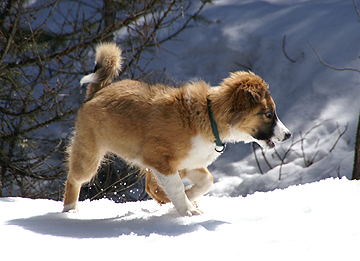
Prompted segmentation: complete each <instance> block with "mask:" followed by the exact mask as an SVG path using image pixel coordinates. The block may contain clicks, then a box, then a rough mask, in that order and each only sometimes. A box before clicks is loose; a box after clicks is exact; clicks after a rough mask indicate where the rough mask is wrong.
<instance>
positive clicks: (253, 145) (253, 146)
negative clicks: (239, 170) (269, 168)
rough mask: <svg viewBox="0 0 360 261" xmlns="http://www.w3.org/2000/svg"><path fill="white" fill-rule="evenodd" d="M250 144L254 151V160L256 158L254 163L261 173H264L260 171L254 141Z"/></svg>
mask: <svg viewBox="0 0 360 261" xmlns="http://www.w3.org/2000/svg"><path fill="white" fill-rule="evenodd" d="M251 145H252V148H253V151H254V155H255V160H256V164H257V166H258V168H259V171H260V173H261V174H264V172H263V171H262V169H261V167H260V162H259V160H258V157H257V155H256V151H255V143H254V142H253V143H252V144H251Z"/></svg>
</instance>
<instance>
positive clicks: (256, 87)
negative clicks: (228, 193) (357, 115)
mask: <svg viewBox="0 0 360 261" xmlns="http://www.w3.org/2000/svg"><path fill="white" fill-rule="evenodd" d="M95 62H96V66H95V70H94V73H92V74H90V75H87V76H85V77H84V78H83V79H82V80H81V84H84V83H88V87H87V92H86V99H85V102H84V103H83V104H82V106H81V108H80V109H79V111H78V115H77V119H76V124H75V132H74V136H73V138H72V140H71V144H70V146H69V147H68V166H69V173H68V178H67V181H66V190H65V195H64V210H63V211H65V212H66V211H77V210H78V197H79V192H80V188H81V186H82V184H84V183H86V182H89V181H90V180H91V179H92V178H93V176H94V175H95V174H96V172H97V169H98V167H99V165H100V163H101V161H102V159H103V157H104V155H105V154H106V153H108V152H111V153H114V154H116V155H118V156H119V157H121V158H123V159H124V160H126V161H127V162H129V163H130V164H134V165H137V166H139V167H140V168H142V169H144V170H145V169H146V170H147V171H146V172H147V174H146V175H147V181H146V189H147V191H148V193H149V194H150V196H152V197H153V198H154V199H155V200H157V201H158V202H160V203H166V202H170V201H171V202H172V203H173V205H174V207H175V208H176V210H177V211H178V213H179V214H180V215H182V216H192V215H199V214H201V213H202V212H201V211H200V210H199V209H198V208H197V207H196V206H195V205H194V204H193V203H192V201H194V200H195V199H196V198H198V197H199V196H201V195H203V194H205V193H207V192H208V191H209V189H210V187H211V185H212V183H213V179H212V175H211V173H210V172H209V171H208V170H207V168H206V167H207V166H208V165H209V164H211V163H212V162H213V161H214V160H215V159H216V158H217V157H218V156H219V155H220V154H221V152H222V150H223V149H224V146H225V143H227V142H239V141H244V142H252V141H255V142H257V143H258V144H259V145H260V146H262V147H265V148H272V147H274V146H275V144H274V141H280V142H281V141H285V140H287V139H289V138H290V136H291V134H290V132H289V130H288V129H287V128H286V127H285V126H284V125H283V124H282V123H281V121H280V120H279V119H278V117H277V115H276V112H275V104H274V101H273V99H272V98H271V96H270V94H269V90H268V86H267V84H266V83H265V81H264V80H262V79H261V78H260V77H258V76H256V75H255V74H253V73H251V72H241V71H239V72H235V73H231V74H230V77H229V78H226V79H225V80H223V82H222V83H221V84H220V85H219V86H218V87H213V88H210V86H209V85H208V84H207V83H205V82H203V81H197V82H189V83H185V84H184V85H183V86H182V87H180V88H175V87H171V86H165V85H162V84H155V85H149V84H146V83H143V82H140V81H135V80H122V81H118V82H113V81H114V78H115V77H117V76H118V73H119V71H120V70H121V67H122V58H121V49H120V48H119V47H117V46H116V45H115V44H114V43H105V44H100V45H99V46H98V47H97V49H96V59H95ZM179 173H181V175H179ZM185 176H186V177H188V179H189V180H190V181H191V182H193V186H192V187H191V188H190V189H188V190H186V191H185V189H184V185H183V183H182V180H181V178H182V177H185Z"/></svg>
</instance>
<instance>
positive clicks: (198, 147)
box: [179, 135, 221, 169]
mask: <svg viewBox="0 0 360 261" xmlns="http://www.w3.org/2000/svg"><path fill="white" fill-rule="evenodd" d="M220 154H221V153H219V152H217V151H215V143H214V142H209V141H207V140H205V139H204V138H203V136H202V135H197V136H195V137H194V138H192V140H191V149H190V151H189V154H188V156H187V157H186V158H185V159H184V160H183V161H182V163H181V164H180V166H179V169H198V168H203V167H207V166H208V165H210V164H211V163H212V162H214V161H215V160H216V159H217V157H219V156H220Z"/></svg>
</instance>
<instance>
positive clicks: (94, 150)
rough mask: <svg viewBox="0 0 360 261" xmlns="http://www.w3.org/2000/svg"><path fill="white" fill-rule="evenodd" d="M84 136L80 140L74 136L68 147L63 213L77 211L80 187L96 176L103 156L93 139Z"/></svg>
mask: <svg viewBox="0 0 360 261" xmlns="http://www.w3.org/2000/svg"><path fill="white" fill-rule="evenodd" d="M84 136H85V137H86V135H84ZM84 136H82V138H81V139H79V138H78V137H76V136H75V138H74V140H73V143H72V144H71V146H70V147H69V159H68V160H69V174H68V178H67V181H66V183H65V194H64V209H63V212H69V211H70V212H77V211H78V198H79V193H80V189H81V186H82V184H84V183H86V182H89V181H90V180H91V179H92V178H93V177H94V176H95V175H96V172H97V169H98V167H99V165H100V163H101V159H102V158H103V155H104V153H101V151H100V150H99V148H98V147H97V146H96V145H95V142H94V140H93V139H84Z"/></svg>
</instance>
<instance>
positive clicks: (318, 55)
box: [307, 41, 360, 73]
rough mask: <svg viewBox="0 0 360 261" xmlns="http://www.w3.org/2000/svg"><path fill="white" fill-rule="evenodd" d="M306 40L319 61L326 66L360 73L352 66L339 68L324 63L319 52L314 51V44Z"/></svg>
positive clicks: (336, 69)
mask: <svg viewBox="0 0 360 261" xmlns="http://www.w3.org/2000/svg"><path fill="white" fill-rule="evenodd" d="M307 42H308V44H309V45H310V47H311V49H313V51H314V52H315V54H316V56H317V57H318V59H319V61H320V63H321V64H323V65H325V66H326V67H329V68H330V69H333V70H335V71H353V72H358V73H360V70H357V69H353V68H341V69H340V68H336V67H334V66H331V65H329V64H327V63H325V62H324V61H323V60H322V58H321V56H320V54H319V53H318V52H317V51H316V49H315V48H314V46H312V44H311V43H310V42H309V41H307Z"/></svg>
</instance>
